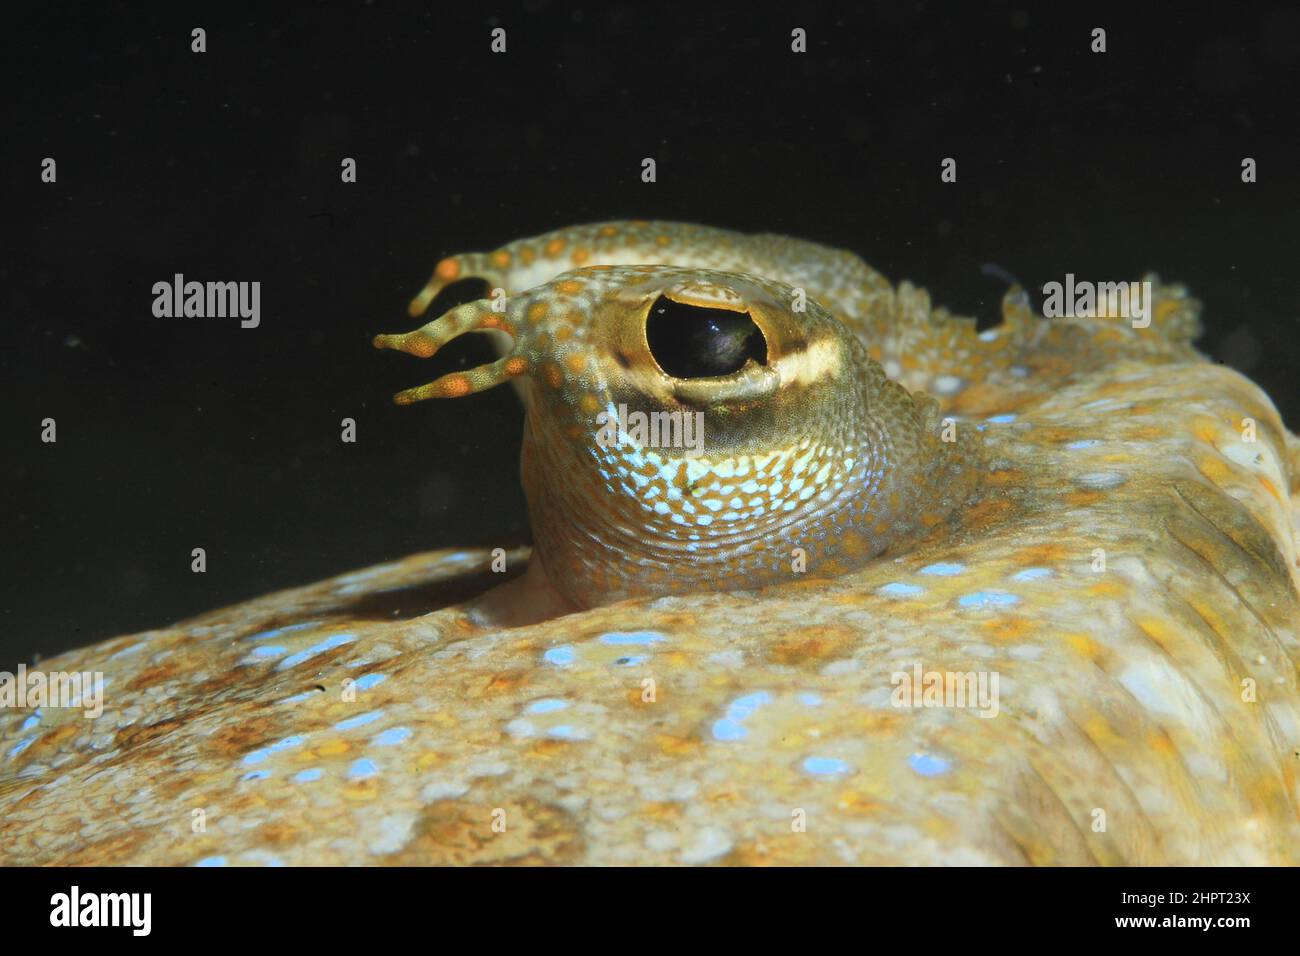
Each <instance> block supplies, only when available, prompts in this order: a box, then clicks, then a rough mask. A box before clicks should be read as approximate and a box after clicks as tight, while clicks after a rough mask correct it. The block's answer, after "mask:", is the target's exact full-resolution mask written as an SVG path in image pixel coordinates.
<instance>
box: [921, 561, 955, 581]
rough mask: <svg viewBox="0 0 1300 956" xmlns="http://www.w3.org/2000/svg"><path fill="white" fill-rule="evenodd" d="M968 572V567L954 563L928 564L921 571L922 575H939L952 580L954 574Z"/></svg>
mask: <svg viewBox="0 0 1300 956" xmlns="http://www.w3.org/2000/svg"><path fill="white" fill-rule="evenodd" d="M965 570H966V565H964V564H956V563H954V562H947V561H940V562H939V563H938V564H927V565H926V566H925V567H923V568H922V569H921V573H922V574H937V575H939V576H941V577H945V578H950V577H952V576H953V575H954V574H961V573H962V572H963V571H965Z"/></svg>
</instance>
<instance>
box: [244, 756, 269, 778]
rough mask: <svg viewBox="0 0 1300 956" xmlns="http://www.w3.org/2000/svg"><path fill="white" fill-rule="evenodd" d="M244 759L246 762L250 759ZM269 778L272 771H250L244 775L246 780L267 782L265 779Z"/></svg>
mask: <svg viewBox="0 0 1300 956" xmlns="http://www.w3.org/2000/svg"><path fill="white" fill-rule="evenodd" d="M244 759H245V761H247V759H248V758H247V757H245V758H244ZM269 776H271V771H269V770H250V771H248V773H246V774H244V779H245V780H265V779H266V778H267V777H269Z"/></svg>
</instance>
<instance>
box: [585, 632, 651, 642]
mask: <svg viewBox="0 0 1300 956" xmlns="http://www.w3.org/2000/svg"><path fill="white" fill-rule="evenodd" d="M664 640H666V638H665V637H664V636H663V635H662V634H660V633H659V632H658V631H610V632H609V633H608V634H602V635H600V642H601V643H602V644H659V643H661V642H662V641H664Z"/></svg>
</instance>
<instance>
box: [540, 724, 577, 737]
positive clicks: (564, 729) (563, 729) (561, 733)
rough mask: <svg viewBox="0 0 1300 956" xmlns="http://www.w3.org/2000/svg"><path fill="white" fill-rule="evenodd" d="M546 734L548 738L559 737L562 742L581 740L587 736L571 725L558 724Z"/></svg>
mask: <svg viewBox="0 0 1300 956" xmlns="http://www.w3.org/2000/svg"><path fill="white" fill-rule="evenodd" d="M546 734H547V736H548V737H559V738H561V739H562V740H583V739H585V738H586V736H587V732H586V731H584V730H579V729H578V728H577V727H574V726H573V725H572V724H559V725H557V726H555V727H552V728H551V729H550V730H548V731H547V732H546Z"/></svg>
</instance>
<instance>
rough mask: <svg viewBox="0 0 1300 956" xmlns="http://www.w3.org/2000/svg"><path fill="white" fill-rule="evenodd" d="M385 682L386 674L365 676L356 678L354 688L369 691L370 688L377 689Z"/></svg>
mask: <svg viewBox="0 0 1300 956" xmlns="http://www.w3.org/2000/svg"><path fill="white" fill-rule="evenodd" d="M386 680H388V675H387V674H365V675H363V676H361V677H358V678H357V682H356V687H357V689H358V690H370V688H372V687H378V686H379V685H380V684H382V683H383V682H384V681H386Z"/></svg>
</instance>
